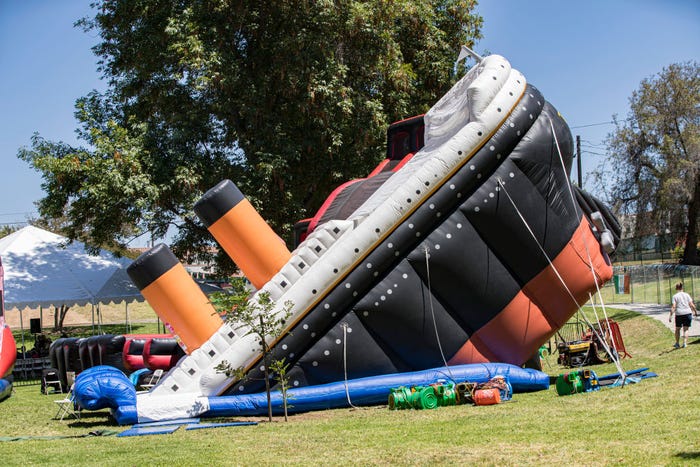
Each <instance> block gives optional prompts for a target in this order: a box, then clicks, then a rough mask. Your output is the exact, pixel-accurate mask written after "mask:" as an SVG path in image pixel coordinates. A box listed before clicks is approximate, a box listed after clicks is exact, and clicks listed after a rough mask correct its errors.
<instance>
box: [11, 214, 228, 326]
mask: <svg viewBox="0 0 700 467" xmlns="http://www.w3.org/2000/svg"><path fill="white" fill-rule="evenodd" d="M0 257H2V263H3V266H4V269H5V309H6V310H7V309H12V308H17V309H19V310H20V327H22V329H23V327H24V325H23V323H22V310H23V309H25V308H31V309H36V308H39V309H40V310H41V309H42V308H45V307H52V306H54V307H56V306H61V305H66V306H75V305H88V304H89V305H92V309H93V328H94V325H95V323H94V315H95V309H96V307H97V316H98V325H101V316H100V313H99V305H100V304H101V303H105V304H106V303H121V302H125V304H126V305H125V314H126V318H125V319H126V325H127V328H128V327H129V311H128V310H129V309H128V304H129V303H131V302H134V301H143V300H144V298H143V296H142V295H141V292H140V291H139V289H138V288H137V287H136V286H135V285H134V284H133V282H132V281H131V279H130V278H129V276H128V274H127V273H126V268H127V267H128V266H129V264H131V262H132V261H131V260H130V259H128V258H117V257H115V256H114V255H113V254H112V253H111V252H109V251H106V250H100V252H99V254H98V255H90V254H88V253H87V252H86V251H85V245H84V244H83V243H81V242H72V243H69V242H68V239H67V238H65V237H62V236H60V235H57V234H54V233H51V232H48V231H46V230H42V229H40V228H37V227H34V226H27V227H24V228H23V229H20V230H18V231H17V232H14V233H12V234H10V235H8V236H6V237H3V238H0ZM198 285H199V286H200V288H201V289H202V291H203V292H204V293H205V294H209V293H212V292H215V291H220V290H221V289H220V288H218V287H215V286H211V285H208V284H204V283H198ZM23 335H24V334H23Z"/></svg>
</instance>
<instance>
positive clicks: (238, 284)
mask: <svg viewBox="0 0 700 467" xmlns="http://www.w3.org/2000/svg"><path fill="white" fill-rule="evenodd" d="M210 300H211V303H212V304H213V305H214V308H215V309H216V310H217V311H218V312H220V313H222V314H224V319H225V320H226V321H227V322H229V323H231V324H232V326H233V327H234V329H236V330H237V331H239V332H240V331H242V332H243V334H244V335H250V334H253V335H254V336H256V337H257V338H258V345H259V346H260V352H261V356H262V361H263V370H264V378H265V392H266V394H267V415H268V419H269V421H272V399H271V396H270V378H271V374H272V373H275V374H276V375H277V380H278V382H280V384H281V386H282V397H283V402H284V411H285V420H287V398H286V392H287V391H286V387H287V385H286V371H287V366H288V365H287V364H285V362H284V359H282V360H281V361H277V360H274V359H272V358H271V355H270V353H271V350H272V349H271V348H270V344H269V343H270V342H274V341H276V340H278V339H279V338H281V337H282V336H283V335H284V334H285V333H286V325H287V321H288V320H289V317H290V316H291V313H292V307H293V306H294V304H293V303H292V302H291V301H287V302H285V303H284V306H283V307H282V308H281V309H279V310H277V311H276V310H275V302H274V301H273V300H272V299H271V298H270V294H269V293H267V292H261V293H259V294H257V295H256V296H254V297H252V298H250V299H249V293H248V291H247V290H246V288H245V284H244V283H243V282H242V281H232V288H231V289H230V290H229V291H227V292H219V293H215V294H212V295H211V296H210ZM217 369H218V370H219V371H222V372H224V373H226V375H227V376H233V377H236V378H238V379H245V378H246V374H245V369H244V368H233V367H231V365H230V363H229V362H223V363H222V364H220V365H219V366H218V368H217Z"/></svg>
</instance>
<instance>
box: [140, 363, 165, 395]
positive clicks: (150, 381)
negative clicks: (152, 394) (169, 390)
mask: <svg viewBox="0 0 700 467" xmlns="http://www.w3.org/2000/svg"><path fill="white" fill-rule="evenodd" d="M162 376H163V370H162V369H160V368H158V369H157V370H156V371H154V372H153V374H152V375H151V377H150V378H149V379H148V380H147V382H145V383H143V384H142V385H141V387H142V388H143V389H145V390H150V389H151V388H152V387H153V386H155V385H156V384H158V381H160V378H161V377H162Z"/></svg>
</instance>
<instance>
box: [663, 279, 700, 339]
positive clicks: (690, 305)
mask: <svg viewBox="0 0 700 467" xmlns="http://www.w3.org/2000/svg"><path fill="white" fill-rule="evenodd" d="M674 314H675V315H676V343H675V344H673V347H674V348H676V349H678V348H680V344H679V342H680V338H681V328H683V347H687V346H688V328H690V324H691V323H692V322H693V316H692V315H695V316H697V315H698V310H697V308H695V302H693V298H692V297H691V296H690V295H688V294H687V293H686V292H684V291H683V282H679V283H677V284H676V293H675V294H674V295H673V298H672V299H671V314H670V315H669V316H668V322H669V323H670V322H671V318H673V315H674Z"/></svg>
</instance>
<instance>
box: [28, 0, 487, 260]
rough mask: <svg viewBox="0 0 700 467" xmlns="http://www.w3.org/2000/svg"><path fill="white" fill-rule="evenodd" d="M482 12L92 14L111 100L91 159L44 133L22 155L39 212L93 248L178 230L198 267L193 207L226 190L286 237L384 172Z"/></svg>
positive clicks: (463, 7)
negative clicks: (391, 142) (393, 128)
mask: <svg viewBox="0 0 700 467" xmlns="http://www.w3.org/2000/svg"><path fill="white" fill-rule="evenodd" d="M475 4H476V0H433V1H429V0H395V1H387V0H379V1H374V2H363V1H355V0H345V1H337V2H332V1H314V2H310V1H306V0H297V1H281V0H271V1H265V2H259V1H238V2H232V1H230V0H212V1H207V2H193V1H190V2H182V1H175V0H159V1H155V2H154V1H152V0H128V1H127V0H105V1H102V2H98V3H95V4H94V6H95V7H96V14H95V16H94V17H93V18H85V19H83V20H81V21H80V22H79V25H80V26H82V27H83V28H84V29H85V30H87V31H90V32H92V33H97V34H99V36H100V38H101V42H100V43H99V44H98V45H97V46H96V47H95V48H94V51H95V53H96V54H97V56H98V57H99V67H100V70H101V71H102V73H103V75H104V78H105V79H106V80H107V81H108V83H109V89H108V91H107V92H105V93H104V94H99V93H97V92H93V93H91V94H89V95H88V96H86V97H83V98H81V99H79V100H78V102H77V104H76V109H77V112H76V116H77V119H78V122H79V125H80V128H79V130H78V131H79V136H80V137H81V138H82V140H84V141H85V142H86V143H87V146H88V149H85V148H75V147H70V146H68V145H66V144H64V143H61V142H49V141H45V140H43V139H42V138H40V137H39V136H38V135H36V136H35V137H34V138H33V140H32V147H31V148H29V149H23V150H21V151H20V154H19V157H21V158H22V159H24V160H26V161H27V162H28V163H29V164H30V165H32V166H33V167H34V168H35V169H36V170H38V171H39V172H41V173H42V175H43V177H44V184H43V188H44V190H45V191H46V197H45V198H43V199H42V200H41V201H40V203H39V211H40V213H42V215H45V216H50V217H56V216H60V215H62V214H64V215H65V216H66V223H65V232H64V233H65V234H67V235H68V236H69V237H70V238H79V239H81V240H84V241H86V243H89V244H96V245H104V244H109V242H112V243H114V244H125V243H127V242H128V241H129V240H130V239H131V238H133V237H134V236H136V235H139V234H142V233H143V232H152V234H153V236H155V237H156V238H161V237H163V236H164V235H165V234H166V232H167V230H168V227H169V226H171V225H177V226H178V227H179V233H178V234H177V236H176V237H175V241H174V244H173V245H172V249H173V251H174V252H175V253H176V254H178V255H179V256H180V257H182V256H183V255H184V254H186V253H189V254H190V255H191V254H193V253H195V252H200V253H202V257H204V256H206V255H205V254H204V253H205V252H206V247H207V245H208V243H209V242H210V241H211V240H210V237H209V236H208V234H206V232H205V230H204V229H203V227H202V226H201V224H200V223H199V222H198V221H197V220H196V219H195V218H194V215H193V213H192V210H191V208H192V205H193V203H194V202H195V201H196V199H198V198H199V197H200V196H201V194H202V193H203V192H204V191H205V190H207V189H208V188H210V187H211V186H213V185H215V184H216V183H218V182H219V181H221V180H222V179H224V178H230V179H232V180H233V181H235V182H236V184H237V185H239V187H240V188H241V189H242V191H243V192H244V193H246V195H247V196H248V197H249V199H250V200H251V202H252V203H253V205H255V206H256V208H258V209H259V210H260V212H261V214H262V215H263V217H264V218H265V219H267V220H268V222H269V223H270V224H271V226H272V227H273V228H274V229H275V230H276V231H277V232H278V233H280V234H282V235H283V236H285V237H287V238H291V231H292V229H291V226H292V224H293V222H295V221H296V220H299V219H301V218H303V217H306V216H308V215H309V214H310V213H313V212H315V210H316V209H317V208H318V207H319V206H320V205H321V203H322V201H323V199H324V197H325V196H326V195H327V194H328V193H329V192H330V191H331V190H332V189H333V188H334V187H335V186H337V185H338V184H339V183H341V182H343V181H345V180H347V179H348V178H350V177H358V176H364V175H365V174H366V173H367V172H368V170H370V169H371V168H372V167H373V166H374V165H376V163H377V162H378V161H379V160H381V158H382V156H383V154H384V147H383V146H384V138H385V136H384V134H385V133H384V132H385V129H386V126H387V125H388V124H389V123H390V122H392V121H395V120H398V119H401V118H405V117H408V116H412V115H416V114H419V113H421V112H424V111H426V110H427V109H428V108H429V106H430V105H432V104H433V103H434V102H435V101H436V100H437V99H438V98H439V96H441V95H442V94H443V93H444V92H445V91H446V90H447V89H448V88H449V87H450V86H451V84H452V83H453V82H454V80H455V78H456V77H455V76H453V63H454V59H455V56H456V53H457V51H458V50H459V47H460V45H462V44H467V45H473V41H474V40H475V39H478V38H479V37H480V26H481V18H480V17H479V16H477V15H474V14H472V10H473V9H474V6H475ZM87 240H90V241H87ZM226 261H227V260H222V262H221V265H222V267H223V265H224V264H225V262H226Z"/></svg>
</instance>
